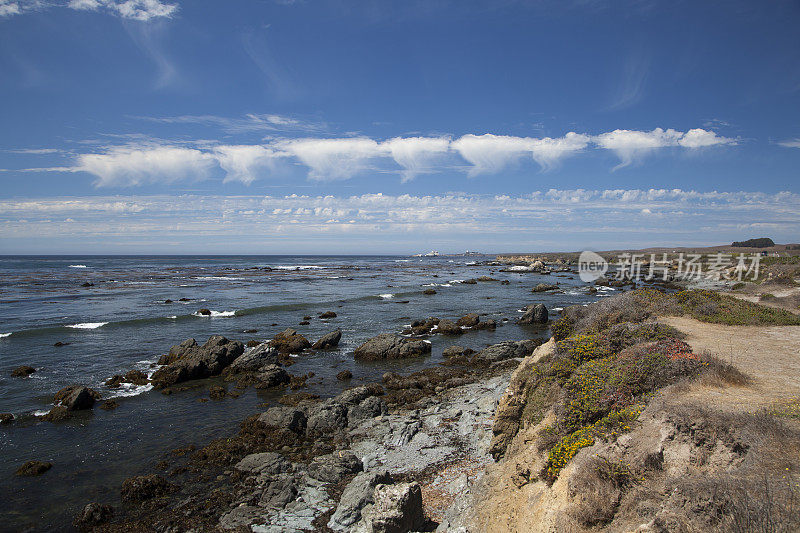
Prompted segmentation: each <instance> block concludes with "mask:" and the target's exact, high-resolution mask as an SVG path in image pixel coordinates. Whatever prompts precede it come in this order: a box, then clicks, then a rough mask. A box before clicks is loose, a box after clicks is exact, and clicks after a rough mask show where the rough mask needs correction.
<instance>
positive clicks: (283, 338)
mask: <svg viewBox="0 0 800 533" xmlns="http://www.w3.org/2000/svg"><path fill="white" fill-rule="evenodd" d="M270 344H271V345H272V346H274V347H275V348H277V350H278V351H279V352H280V353H300V352H302V351H303V350H305V349H306V348H310V347H311V343H310V342H308V339H306V338H305V337H303V336H302V335H301V334H299V333H298V332H297V330H295V329H292V328H286V329H285V330H283V331H281V332H280V333H278V334H277V335H275V336H274V337H273V338H272V340H271V341H270Z"/></svg>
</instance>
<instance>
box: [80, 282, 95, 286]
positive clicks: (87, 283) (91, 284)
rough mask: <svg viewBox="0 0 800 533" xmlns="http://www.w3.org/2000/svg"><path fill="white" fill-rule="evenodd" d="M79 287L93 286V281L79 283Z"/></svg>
mask: <svg viewBox="0 0 800 533" xmlns="http://www.w3.org/2000/svg"><path fill="white" fill-rule="evenodd" d="M81 287H94V283H89V282H88V281H87V282H86V283H81Z"/></svg>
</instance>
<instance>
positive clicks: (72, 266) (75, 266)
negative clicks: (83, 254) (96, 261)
mask: <svg viewBox="0 0 800 533" xmlns="http://www.w3.org/2000/svg"><path fill="white" fill-rule="evenodd" d="M69 268H89V267H87V266H86V265H70V266H69Z"/></svg>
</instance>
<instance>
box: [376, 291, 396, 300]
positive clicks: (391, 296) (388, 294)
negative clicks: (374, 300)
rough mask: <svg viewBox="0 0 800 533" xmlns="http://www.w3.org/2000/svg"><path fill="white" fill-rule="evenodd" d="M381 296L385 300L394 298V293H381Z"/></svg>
mask: <svg viewBox="0 0 800 533" xmlns="http://www.w3.org/2000/svg"><path fill="white" fill-rule="evenodd" d="M378 296H379V297H381V298H383V299H384V300H390V299H392V298H394V294H390V293H386V294H379V295H378Z"/></svg>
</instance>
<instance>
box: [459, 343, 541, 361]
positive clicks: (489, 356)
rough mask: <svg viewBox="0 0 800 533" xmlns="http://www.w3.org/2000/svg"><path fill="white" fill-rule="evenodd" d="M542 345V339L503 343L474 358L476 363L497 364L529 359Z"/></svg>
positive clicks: (485, 350) (482, 351) (483, 351)
mask: <svg viewBox="0 0 800 533" xmlns="http://www.w3.org/2000/svg"><path fill="white" fill-rule="evenodd" d="M540 344H542V340H541V339H527V340H523V341H503V342H500V343H497V344H493V345H491V346H489V347H488V348H484V349H483V350H481V351H480V352H478V353H477V355H475V357H473V359H472V360H473V361H474V362H482V363H495V362H497V361H504V360H506V359H512V358H514V357H527V356H529V355H530V354H531V353H533V350H535V349H536V347H537V346H539V345H540Z"/></svg>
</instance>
